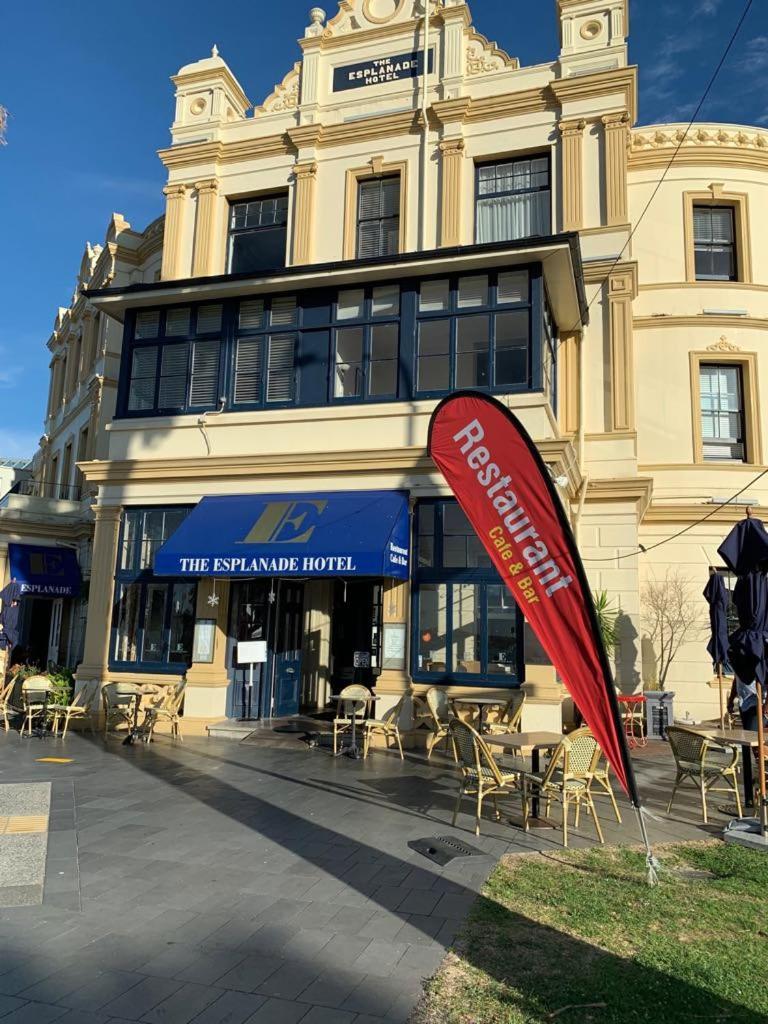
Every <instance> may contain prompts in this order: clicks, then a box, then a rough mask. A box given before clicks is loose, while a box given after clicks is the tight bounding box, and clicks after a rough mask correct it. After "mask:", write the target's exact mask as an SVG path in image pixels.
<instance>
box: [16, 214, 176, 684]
mask: <svg viewBox="0 0 768 1024" xmlns="http://www.w3.org/2000/svg"><path fill="white" fill-rule="evenodd" d="M162 241H163V219H162V217H161V218H159V219H158V220H156V221H155V222H153V223H152V224H151V225H150V226H149V227H148V228H147V230H146V231H145V232H136V231H133V230H132V228H131V225H130V224H129V223H128V222H127V221H126V220H125V219H124V218H123V217H122V215H121V214H117V213H116V214H113V215H112V218H111V220H110V223H109V225H108V228H107V233H106V237H105V240H104V244H103V245H95V246H91V244H90V243H87V244H86V247H85V250H84V252H83V257H82V260H81V263H80V269H79V273H78V276H77V283H76V287H75V292H74V295H73V297H72V302H71V303H70V305H69V306H68V307H62V308H60V309H59V310H58V313H57V314H56V320H55V323H54V329H53V331H52V333H51V335H50V337H49V339H48V342H47V347H48V350H49V351H50V353H51V362H50V378H49V381H50V383H49V393H48V404H47V408H46V410H45V427H44V434H43V436H42V438H41V441H40V447H39V448H38V450H37V452H36V453H35V455H34V458H33V459H32V461H31V463H30V465H29V467H28V469H27V471H26V472H23V473H19V472H17V474H16V478H15V479H8V480H7V483H6V484H5V485H4V486H2V488H0V493H1V495H2V496H1V497H0V582H2V583H3V585H5V584H7V583H9V582H10V581H11V580H14V579H16V580H17V582H18V583H19V584H20V586H21V588H22V592H23V595H24V596H23V598H22V600H21V611H20V615H19V624H18V635H17V636H15V637H14V638H13V642H14V645H17V646H19V647H20V648H22V649H23V652H24V657H25V658H26V659H27V660H29V661H30V662H31V663H34V664H37V665H40V666H41V667H45V666H46V665H47V664H49V663H54V664H57V665H59V664H60V665H65V666H67V667H69V668H72V669H74V668H76V667H77V665H78V664H79V663H80V661H81V660H82V655H83V645H84V640H85V622H86V618H87V610H88V589H89V580H90V574H91V564H92V558H91V550H92V540H93V513H92V511H91V505H92V503H93V501H94V499H95V496H96V489H95V487H93V486H92V485H88V484H86V482H85V480H84V478H83V475H82V473H81V471H80V469H79V468H78V464H79V463H81V462H88V461H91V460H93V459H104V458H107V456H108V436H107V432H106V431H107V425H108V424H109V423H110V421H111V420H112V418H113V416H114V413H115V397H116V393H117V384H118V377H119V368H120V351H121V347H122V325H121V324H119V323H117V322H116V321H115V320H112V319H111V318H110V317H109V316H107V315H106V314H104V313H101V312H100V311H99V310H97V309H96V308H95V307H94V306H93V305H92V304H91V303H90V302H89V301H88V300H87V299H86V298H85V296H84V294H83V290H84V289H85V288H88V287H93V288H100V287H108V286H110V285H112V286H117V287H120V286H124V285H128V284H131V283H135V282H137V281H143V280H147V281H153V280H155V279H156V277H159V274H160V259H161V253H162ZM3 481H4V482H5V478H3ZM11 653H12V652H11V651H10V650H7V649H6V650H5V651H4V652H3V657H4V658H7V657H8V656H9V655H10V654H11Z"/></svg>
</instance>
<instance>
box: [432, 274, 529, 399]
mask: <svg viewBox="0 0 768 1024" xmlns="http://www.w3.org/2000/svg"><path fill="white" fill-rule="evenodd" d="M531 319H532V318H531V275H530V273H529V272H528V270H508V271H498V272H497V271H494V272H493V273H491V274H467V275H461V276H460V275H453V276H449V277H441V278H431V279H429V280H425V281H422V282H421V285H420V288H419V294H418V299H417V339H416V373H415V382H416V392H417V394H419V395H441V394H446V393H447V392H449V391H453V390H456V389H459V388H479V389H481V390H483V391H502V392H509V391H522V390H528V389H529V388H530V387H531V385H532V383H533V373H532V357H533V350H532V344H531V339H532V332H531Z"/></svg>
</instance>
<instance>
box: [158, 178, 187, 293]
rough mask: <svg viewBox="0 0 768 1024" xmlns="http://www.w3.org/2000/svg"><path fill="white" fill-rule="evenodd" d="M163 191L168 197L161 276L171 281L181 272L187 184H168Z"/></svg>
mask: <svg viewBox="0 0 768 1024" xmlns="http://www.w3.org/2000/svg"><path fill="white" fill-rule="evenodd" d="M163 193H164V194H165V197H166V205H165V228H164V235H163V265H162V270H161V277H162V279H163V280H164V281H169V280H173V279H174V278H177V277H179V273H180V266H181V243H182V237H183V228H184V214H185V212H186V205H187V186H186V185H166V187H165V188H164V189H163Z"/></svg>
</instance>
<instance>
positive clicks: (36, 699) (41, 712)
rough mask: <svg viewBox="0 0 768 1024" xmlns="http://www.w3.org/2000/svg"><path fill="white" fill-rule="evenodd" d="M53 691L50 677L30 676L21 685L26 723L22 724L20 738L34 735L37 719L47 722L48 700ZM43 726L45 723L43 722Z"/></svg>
mask: <svg viewBox="0 0 768 1024" xmlns="http://www.w3.org/2000/svg"><path fill="white" fill-rule="evenodd" d="M52 690H53V683H52V682H51V680H50V679H49V678H48V676H30V677H29V678H28V679H25V680H24V682H23V683H22V684H21V706H22V710H23V712H24V721H23V722H22V723H21V730H20V732H19V735H20V736H23V735H24V730H25V729H26V730H27V735H28V736H31V735H32V725H33V723H34V721H35V719H37V718H42V719H43V720H45V718H46V716H47V711H48V704H47V698H48V697H49V695H50V693H51V691H52ZM43 724H45V722H44V721H43Z"/></svg>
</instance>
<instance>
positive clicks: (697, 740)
mask: <svg viewBox="0 0 768 1024" xmlns="http://www.w3.org/2000/svg"><path fill="white" fill-rule="evenodd" d="M667 739H668V740H669V745H670V747H671V748H672V754H673V756H674V758H675V766H676V768H677V777H676V778H675V785H674V787H673V789H672V796H671V797H670V800H669V805H668V806H667V814H669V813H670V811H671V810H672V804H673V802H674V799H675V796H676V794H677V790H678V789H679V787H680V786H681V784H682V783H683V782H685V780H686V779H689V780H690V781H691V782H692V783H693V785H694V786H696V788H697V789H698V790H699V792H700V793H701V810H702V813H703V814H704V824H705V825H706V824H708V820H707V793H709V792H715V793H717V792H719V793H730V794H732V795H733V796H734V797H735V799H736V809H737V810H738V817H741V794H740V793H739V778H738V772H737V768H736V765H737V763H738V760H739V752H738V749H737V748H736V747H731V746H729V745H728V744H727V743H720V742H718V740H713V739H710V738H709V737H708V736H702V735H701V734H700V733H697V732H693V731H692V730H691V729H683V728H682V727H681V726H679V725H671V726H669V728H668V729H667ZM717 783H724V785H717Z"/></svg>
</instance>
